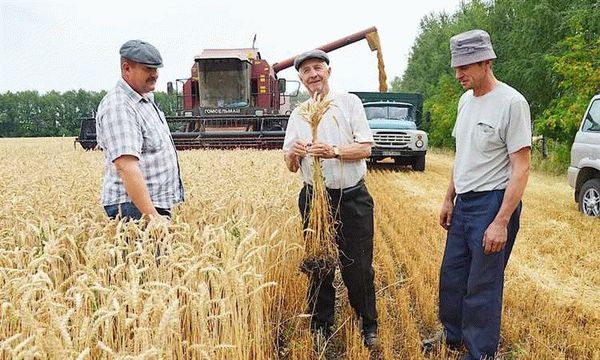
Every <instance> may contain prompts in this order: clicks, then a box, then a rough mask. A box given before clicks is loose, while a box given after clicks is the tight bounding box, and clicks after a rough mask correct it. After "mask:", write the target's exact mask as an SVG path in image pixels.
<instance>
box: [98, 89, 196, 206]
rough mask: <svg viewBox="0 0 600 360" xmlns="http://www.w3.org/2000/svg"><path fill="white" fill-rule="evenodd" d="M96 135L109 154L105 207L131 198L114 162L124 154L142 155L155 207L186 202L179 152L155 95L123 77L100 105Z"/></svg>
mask: <svg viewBox="0 0 600 360" xmlns="http://www.w3.org/2000/svg"><path fill="white" fill-rule="evenodd" d="M96 134H97V141H98V145H99V146H100V147H101V148H102V149H103V150H104V154H105V163H104V184H103V188H102V205H104V206H107V205H115V204H120V203H124V202H129V201H131V199H130V198H129V196H128V195H127V192H126V191H125V187H124V186H123V181H122V180H121V177H120V176H119V173H118V172H117V168H116V166H115V164H114V161H115V160H116V159H117V158H118V157H120V156H122V155H132V156H135V157H136V158H138V159H139V166H140V169H141V171H142V174H143V175H144V180H145V182H146V186H147V187H148V192H149V193H150V198H151V200H152V203H153V204H154V206H155V207H159V208H171V206H172V205H173V204H175V203H178V202H182V201H183V198H184V193H183V185H182V183H181V178H180V172H179V162H178V160H177V152H176V151H175V145H174V143H173V139H172V138H171V133H170V131H169V127H168V126H167V122H166V119H165V115H164V114H163V112H162V111H161V110H160V109H159V108H158V107H157V106H156V104H155V103H154V94H152V93H150V94H148V96H147V97H143V96H141V95H140V94H138V93H137V92H135V91H134V90H133V89H132V88H131V87H130V86H129V84H127V83H126V82H125V81H124V80H123V79H119V81H118V82H117V85H116V86H115V87H114V88H113V89H112V90H111V91H109V92H108V93H107V94H106V96H105V97H104V98H103V99H102V101H101V102H100V105H99V106H98V113H97V114H96Z"/></svg>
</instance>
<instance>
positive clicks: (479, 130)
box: [474, 121, 501, 153]
mask: <svg viewBox="0 0 600 360" xmlns="http://www.w3.org/2000/svg"><path fill="white" fill-rule="evenodd" d="M474 140H475V141H474V142H475V146H476V147H477V150H479V151H480V152H482V153H487V152H489V151H492V150H494V149H495V148H497V147H498V146H499V145H501V144H500V143H501V141H500V136H499V134H498V129H497V128H496V126H494V125H492V124H490V123H489V122H486V121H480V122H478V123H477V125H475V139H474Z"/></svg>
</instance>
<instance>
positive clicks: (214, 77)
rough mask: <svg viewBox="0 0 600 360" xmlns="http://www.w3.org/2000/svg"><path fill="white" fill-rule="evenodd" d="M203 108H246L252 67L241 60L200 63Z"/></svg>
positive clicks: (218, 60) (207, 60)
mask: <svg viewBox="0 0 600 360" xmlns="http://www.w3.org/2000/svg"><path fill="white" fill-rule="evenodd" d="M198 67H199V75H200V76H199V88H200V104H201V105H200V106H201V107H228V108H240V107H246V106H248V104H249V99H250V96H249V95H250V65H249V63H248V62H246V61H241V60H239V59H203V60H200V61H198Z"/></svg>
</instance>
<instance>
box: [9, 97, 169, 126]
mask: <svg viewBox="0 0 600 360" xmlns="http://www.w3.org/2000/svg"><path fill="white" fill-rule="evenodd" d="M104 95H106V91H99V92H96V91H86V90H77V91H75V90H72V91H67V92H63V93H60V92H57V91H50V92H48V93H45V94H40V93H38V92H37V91H20V92H16V93H13V92H6V93H4V94H0V137H38V136H77V135H78V134H79V128H80V124H81V119H82V118H86V117H89V116H94V113H95V111H96V109H97V108H98V104H99V103H100V100H102V98H103V97H104ZM154 96H155V100H156V102H157V103H158V104H159V106H160V107H161V108H162V110H163V111H164V112H165V114H166V115H174V114H175V101H176V100H175V97H174V96H170V95H167V93H165V92H160V91H157V92H155V93H154Z"/></svg>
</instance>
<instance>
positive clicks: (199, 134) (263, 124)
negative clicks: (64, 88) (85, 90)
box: [75, 27, 387, 150]
mask: <svg viewBox="0 0 600 360" xmlns="http://www.w3.org/2000/svg"><path fill="white" fill-rule="evenodd" d="M362 39H366V40H367V42H368V44H369V47H370V49H371V51H375V50H377V57H378V61H379V83H380V86H379V87H380V91H382V92H385V91H387V85H386V78H385V71H384V67H383V57H382V54H381V46H380V44H379V36H378V34H377V29H376V28H375V27H371V28H368V29H366V30H363V31H359V32H357V33H355V34H352V35H349V36H346V37H344V38H342V39H339V40H337V41H334V42H332V43H329V44H326V45H323V46H320V47H318V49H321V50H323V51H325V52H330V51H333V50H336V49H339V48H341V47H343V46H346V45H349V44H352V43H354V42H357V41H359V40H362ZM294 58H295V56H294V57H291V58H289V59H286V60H284V61H281V62H278V63H275V64H273V66H270V65H269V63H267V61H266V60H264V59H262V58H261V56H260V53H259V52H258V50H257V49H255V48H247V49H206V50H204V51H202V53H201V54H200V55H198V56H196V57H195V58H194V64H193V65H192V68H191V77H190V78H186V79H178V80H177V81H176V86H175V89H173V86H172V84H171V83H169V84H168V88H169V92H170V93H172V91H173V90H175V92H176V94H177V110H176V114H177V115H176V116H167V122H168V123H169V127H170V128H171V129H173V130H172V131H171V134H172V136H173V141H174V143H175V147H176V148H177V149H178V150H184V149H199V148H217V149H230V148H257V149H273V148H281V146H282V145H283V139H284V137H285V129H286V127H287V121H288V119H289V101H288V102H286V96H284V93H285V89H286V80H285V79H283V78H282V79H279V78H277V73H278V72H279V71H281V70H284V69H287V68H289V67H291V66H292V65H293V64H294ZM180 86H181V89H182V91H181V92H180V91H179V87H180ZM95 126H96V125H95V119H94V118H86V119H83V120H82V121H81V130H80V134H79V137H78V138H77V139H76V140H75V141H76V142H79V143H80V144H81V146H82V147H83V148H85V149H93V148H95V147H96V127H95Z"/></svg>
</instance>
